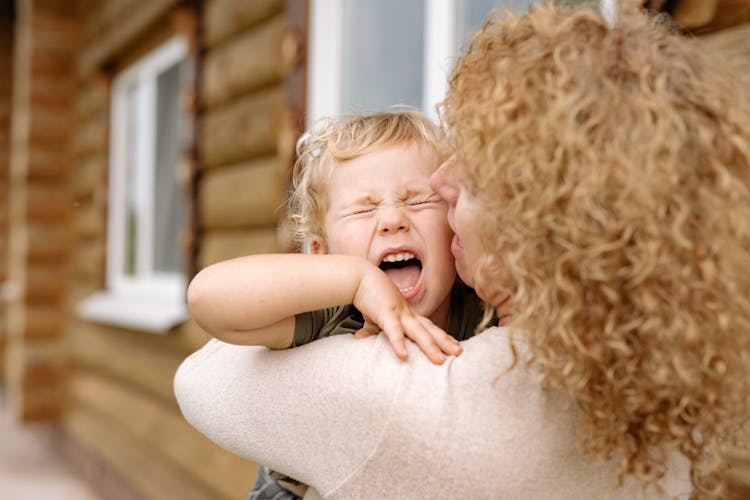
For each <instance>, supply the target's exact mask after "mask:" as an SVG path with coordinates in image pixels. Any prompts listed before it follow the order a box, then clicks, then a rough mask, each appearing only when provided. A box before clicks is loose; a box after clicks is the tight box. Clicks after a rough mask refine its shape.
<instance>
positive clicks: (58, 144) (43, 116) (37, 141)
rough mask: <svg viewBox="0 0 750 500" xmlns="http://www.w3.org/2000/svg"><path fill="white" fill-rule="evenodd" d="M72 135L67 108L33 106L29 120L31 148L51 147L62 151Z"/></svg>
mask: <svg viewBox="0 0 750 500" xmlns="http://www.w3.org/2000/svg"><path fill="white" fill-rule="evenodd" d="M69 137H70V117H69V116H68V112H67V109H65V108H57V109H42V108H40V107H35V108H32V110H31V119H30V120H29V136H28V140H29V148H30V149H36V148H40V149H42V148H44V149H50V150H52V151H54V152H57V153H62V152H63V151H65V148H66V147H67V143H68V139H69Z"/></svg>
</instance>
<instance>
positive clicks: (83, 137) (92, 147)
mask: <svg viewBox="0 0 750 500" xmlns="http://www.w3.org/2000/svg"><path fill="white" fill-rule="evenodd" d="M101 118H102V117H101V116H98V115H94V116H91V117H90V118H87V119H86V120H84V121H82V122H81V123H78V124H77V126H76V128H75V130H73V134H72V135H73V138H72V141H73V146H72V152H73V153H74V154H77V155H81V154H86V153H100V152H101V151H103V150H104V149H105V148H106V146H107V123H106V121H104V120H102V119H101Z"/></svg>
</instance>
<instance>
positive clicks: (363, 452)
mask: <svg viewBox="0 0 750 500" xmlns="http://www.w3.org/2000/svg"><path fill="white" fill-rule="evenodd" d="M406 366H407V365H406V364H402V363H400V362H399V361H398V360H396V358H394V357H393V354H392V352H391V349H390V347H389V345H388V343H387V341H386V340H385V339H384V338H383V337H382V336H379V337H372V338H369V339H365V340H355V339H353V338H352V337H349V336H345V335H342V336H336V337H332V338H327V339H322V340H320V341H317V342H313V343H311V344H308V345H306V346H302V347H300V348H295V349H289V350H269V349H265V348H260V347H254V346H237V345H230V344H225V343H223V342H220V341H216V340H212V341H211V342H209V343H208V344H207V345H206V346H205V347H203V348H202V349H201V350H199V351H198V352H196V353H194V354H193V355H192V356H190V357H189V358H188V359H186V360H185V361H184V362H183V363H182V365H181V366H180V368H179V369H178V371H177V374H176V376H175V385H174V387H175V394H176V396H177V401H178V402H179V405H180V408H181V410H182V412H183V415H184V416H185V418H186V419H187V420H188V422H190V423H191V424H192V425H193V426H194V427H195V428H196V429H198V430H199V431H200V432H202V433H203V434H205V435H206V436H207V437H208V438H210V439H211V440H213V441H214V442H216V443H217V444H219V445H220V446H222V447H224V448H226V449H228V450H230V451H232V452H234V453H236V454H238V455H240V456H242V457H245V458H248V459H251V460H255V461H257V462H259V463H262V464H264V465H267V466H269V467H271V468H272V469H274V470H278V471H280V472H283V473H285V474H288V475H290V476H292V477H294V478H295V479H298V480H300V481H303V482H305V483H307V484H310V485H311V486H313V487H314V488H315V489H317V490H318V491H320V492H325V491H329V490H331V489H333V488H334V487H336V486H337V485H338V484H339V483H340V482H341V481H343V480H344V479H345V478H346V477H347V476H348V474H350V473H351V471H353V470H354V469H355V468H356V467H357V466H358V465H359V464H361V463H362V462H363V461H365V460H366V459H367V457H368V456H370V454H371V453H372V451H373V450H374V449H375V447H376V445H377V443H378V442H379V440H380V439H381V438H382V435H383V432H382V431H383V427H384V426H385V425H386V422H387V421H388V415H389V414H390V411H391V405H392V402H393V394H394V391H396V390H398V385H399V381H400V377H401V373H402V372H401V370H402V369H403V367H406Z"/></svg>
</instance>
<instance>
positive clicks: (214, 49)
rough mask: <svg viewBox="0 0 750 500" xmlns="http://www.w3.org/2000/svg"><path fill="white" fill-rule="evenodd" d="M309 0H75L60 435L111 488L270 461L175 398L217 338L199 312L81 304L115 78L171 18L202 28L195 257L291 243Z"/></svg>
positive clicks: (100, 200) (213, 487) (206, 495)
mask: <svg viewBox="0 0 750 500" xmlns="http://www.w3.org/2000/svg"><path fill="white" fill-rule="evenodd" d="M294 4H297V6H295V5H294ZM68 5H69V6H70V4H68ZM300 5H302V6H305V5H306V3H305V2H299V1H296V0H295V1H292V2H289V5H287V4H285V3H284V2H283V1H280V0H253V1H247V0H213V1H206V2H200V1H192V2H191V1H186V2H179V1H177V0H152V1H149V2H143V1H141V0H110V1H107V2H99V1H96V0H79V1H78V2H76V4H75V8H73V9H70V10H71V12H73V16H74V19H75V21H74V25H75V32H76V34H77V50H76V57H75V58H74V60H73V62H72V68H71V74H72V75H73V77H72V81H71V87H70V89H71V90H70V91H69V92H68V93H67V94H66V95H70V96H72V102H71V112H70V113H68V114H67V115H66V116H69V120H70V123H69V124H68V126H64V127H62V128H64V129H66V130H70V131H71V134H70V138H69V141H68V145H69V147H68V153H69V158H70V161H69V165H70V176H69V183H68V185H69V197H70V207H72V210H70V211H69V212H71V214H70V224H69V232H68V234H67V237H68V241H69V245H71V248H72V252H71V265H70V279H69V280H68V281H67V283H68V296H69V300H68V306H69V309H68V310H69V312H68V314H67V316H65V322H64V326H63V330H64V338H65V352H66V353H67V356H68V364H67V365H66V366H67V367H68V371H67V378H66V379H67V382H68V383H67V393H66V394H67V400H66V403H67V404H66V406H65V411H64V412H63V414H62V417H61V425H60V427H61V433H60V437H61V443H62V447H63V449H64V451H65V454H66V456H67V457H68V459H69V460H70V461H71V462H72V463H73V464H74V465H75V466H76V468H77V469H78V470H79V471H80V472H81V473H83V474H84V475H85V476H86V477H87V479H88V481H89V482H91V484H92V485H93V486H94V487H95V488H96V489H97V490H99V492H100V493H101V494H102V496H103V498H107V499H133V500H135V499H151V500H168V499H181V500H184V499H196V500H209V499H210V500H215V499H227V500H228V499H237V498H242V497H243V496H244V495H245V494H246V492H247V491H248V490H249V489H250V487H251V485H252V484H253V482H254V480H255V474H256V465H255V464H253V463H251V462H248V461H245V460H242V459H240V458H238V457H236V456H235V455H232V454H230V453H228V452H226V451H224V450H222V449H220V448H219V447H218V446H216V445H214V444H213V443H211V442H209V441H208V440H206V439H205V438H204V437H203V436H201V435H200V434H199V433H197V431H195V430H193V429H192V428H191V427H190V426H189V425H188V424H187V423H186V422H185V421H184V419H183V418H182V416H181V414H180V412H179V410H178V408H177V406H176V402H175V400H174V396H173V392H172V379H173V375H174V372H175V370H176V368H177V366H178V365H179V363H180V362H181V361H182V360H183V359H184V358H185V357H186V356H187V355H188V354H189V353H191V352H193V351H194V350H196V349H197V348H199V347H200V346H201V345H202V344H203V343H204V342H205V341H206V340H207V339H208V337H207V336H206V334H205V333H203V332H202V331H201V330H200V329H199V328H198V327H197V326H196V325H195V324H194V323H192V322H187V323H185V324H184V325H182V326H179V327H177V328H175V329H174V330H173V331H171V332H169V333H168V334H167V335H163V336H162V335H159V336H157V335H152V334H148V333H143V332H137V331H131V330H128V329H123V328H117V327H113V326H105V325H102V324H97V323H93V322H89V321H85V320H83V319H81V318H79V317H78V316H77V315H76V314H75V312H73V311H74V308H75V304H77V303H78V302H79V301H80V300H82V299H83V298H85V297H86V296H88V295H89V294H91V293H92V292H94V291H96V290H100V289H102V288H103V287H104V286H105V278H106V276H105V262H106V244H107V241H106V226H107V202H108V200H107V196H108V190H107V182H108V180H107V169H108V154H109V153H108V146H109V145H108V134H109V123H108V121H109V113H110V104H109V99H110V82H111V78H112V76H113V74H115V72H116V71H117V70H119V69H121V68H122V67H125V65H126V64H127V62H128V61H130V60H132V59H134V58H135V57H137V55H138V54H139V53H142V52H143V51H145V50H146V49H147V48H148V47H149V45H153V43H155V42H154V41H155V40H160V39H164V37H165V36H166V33H168V32H173V31H176V30H182V31H186V32H190V33H187V34H188V36H189V38H190V39H191V47H192V56H193V57H194V58H195V61H196V63H197V65H198V68H199V70H198V73H197V74H198V75H199V77H198V80H197V87H196V89H195V93H194V94H193V95H188V96H185V99H184V100H185V102H186V103H187V105H188V106H189V107H190V109H191V112H192V113H193V116H194V119H195V124H196V131H195V139H196V147H195V150H194V151H193V154H192V156H188V157H187V158H186V159H185V163H186V165H188V167H189V170H190V171H191V172H192V176H191V179H192V183H191V184H190V185H187V186H185V189H186V194H187V195H188V198H189V199H190V200H191V201H192V202H193V213H194V216H193V221H192V224H190V227H189V228H188V229H191V231H189V234H188V235H187V237H186V238H185V247H186V249H187V250H188V252H189V253H190V254H192V256H193V262H192V263H191V267H192V270H193V271H195V270H197V269H200V268H202V267H204V266H205V265H207V264H209V263H212V262H215V261H218V260H222V259H226V258H229V257H233V256H237V255H243V254H248V253H258V252H272V251H277V250H278V249H279V245H278V244H277V242H276V232H275V225H276V221H277V217H278V213H277V208H278V206H279V205H280V204H281V203H282V201H283V199H284V196H285V186H286V182H287V178H288V175H289V170H290V166H291V161H292V155H293V144H294V138H295V137H296V135H297V134H298V133H299V131H298V130H297V129H296V128H295V125H297V124H298V123H300V118H299V114H300V113H301V109H303V107H304V101H303V99H302V98H301V97H300V96H301V95H302V96H303V95H304V94H303V90H304V78H303V72H302V68H301V66H300V64H301V62H300V57H299V55H300V54H301V50H302V49H301V47H302V45H303V43H302V42H301V41H300V40H302V39H303V38H302V37H303V35H300V31H299V30H304V12H302V14H300V12H301V11H300V10H299V9H300ZM301 75H302V76H301ZM57 317H58V318H60V316H57Z"/></svg>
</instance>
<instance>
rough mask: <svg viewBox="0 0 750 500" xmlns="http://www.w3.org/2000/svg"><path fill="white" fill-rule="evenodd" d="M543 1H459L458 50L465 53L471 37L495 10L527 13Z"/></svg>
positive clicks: (457, 20) (457, 19)
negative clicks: (533, 5) (535, 4)
mask: <svg viewBox="0 0 750 500" xmlns="http://www.w3.org/2000/svg"><path fill="white" fill-rule="evenodd" d="M542 1H543V0H459V2H458V14H457V16H456V17H457V18H456V22H457V30H456V32H457V33H458V37H457V40H458V48H459V50H460V51H464V50H465V49H466V48H467V46H468V43H469V41H471V37H472V36H473V35H474V33H476V32H477V30H478V29H479V28H480V27H481V26H482V22H484V19H485V18H486V17H487V14H489V13H490V12H491V11H492V9H493V8H495V7H500V8H501V9H509V10H511V11H513V12H526V10H528V8H529V5H531V4H532V3H541V2H542Z"/></svg>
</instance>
